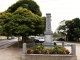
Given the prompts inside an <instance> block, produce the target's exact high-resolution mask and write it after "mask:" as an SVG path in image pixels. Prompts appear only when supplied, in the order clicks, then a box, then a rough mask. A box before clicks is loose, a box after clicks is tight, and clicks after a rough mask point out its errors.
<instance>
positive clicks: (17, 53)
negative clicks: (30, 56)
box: [0, 48, 22, 60]
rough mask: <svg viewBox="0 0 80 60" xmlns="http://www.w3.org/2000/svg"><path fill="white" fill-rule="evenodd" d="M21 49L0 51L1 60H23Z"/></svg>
mask: <svg viewBox="0 0 80 60" xmlns="http://www.w3.org/2000/svg"><path fill="white" fill-rule="evenodd" d="M21 55H22V49H21V48H6V49H1V50H0V60H21Z"/></svg>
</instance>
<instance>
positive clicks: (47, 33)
mask: <svg viewBox="0 0 80 60" xmlns="http://www.w3.org/2000/svg"><path fill="white" fill-rule="evenodd" d="M44 35H45V36H44V43H47V44H50V43H52V41H53V40H52V39H53V36H52V35H53V32H52V30H51V13H46V29H45V32H44Z"/></svg>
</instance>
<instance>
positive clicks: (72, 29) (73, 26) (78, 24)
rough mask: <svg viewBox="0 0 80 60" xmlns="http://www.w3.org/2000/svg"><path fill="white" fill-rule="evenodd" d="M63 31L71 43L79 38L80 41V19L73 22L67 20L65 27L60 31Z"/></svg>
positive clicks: (61, 26) (62, 26) (61, 27)
mask: <svg viewBox="0 0 80 60" xmlns="http://www.w3.org/2000/svg"><path fill="white" fill-rule="evenodd" d="M60 30H63V32H62V33H65V35H66V36H67V38H68V40H69V41H74V38H77V41H79V37H80V19H79V18H74V19H72V20H66V21H65V25H60V26H59V28H58V31H60Z"/></svg>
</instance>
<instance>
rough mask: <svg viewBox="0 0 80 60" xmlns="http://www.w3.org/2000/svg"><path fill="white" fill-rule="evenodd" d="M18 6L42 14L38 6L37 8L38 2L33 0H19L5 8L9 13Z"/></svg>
mask: <svg viewBox="0 0 80 60" xmlns="http://www.w3.org/2000/svg"><path fill="white" fill-rule="evenodd" d="M19 7H23V8H26V9H28V10H30V11H31V12H32V13H34V14H37V15H39V16H42V13H41V11H40V8H39V6H38V4H37V3H36V2H35V1H33V0H19V1H17V2H16V3H15V4H13V5H12V6H10V7H9V8H8V9H7V11H9V12H10V13H13V12H15V11H16V10H17V8H19Z"/></svg>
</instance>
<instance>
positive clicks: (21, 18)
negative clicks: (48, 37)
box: [2, 7, 44, 35]
mask: <svg viewBox="0 0 80 60" xmlns="http://www.w3.org/2000/svg"><path fill="white" fill-rule="evenodd" d="M3 14H4V13H3ZM6 15H7V16H6ZM4 16H5V19H4V23H5V24H4V25H3V31H4V32H5V35H12V34H13V35H23V34H24V35H37V34H43V31H44V20H43V19H42V18H41V17H39V16H38V15H35V14H33V13H32V12H31V11H30V10H28V9H26V8H23V7H19V8H18V9H17V10H16V11H15V12H14V13H12V14H10V13H5V15H4ZM6 17H7V18H6ZM2 19H3V18H2Z"/></svg>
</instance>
